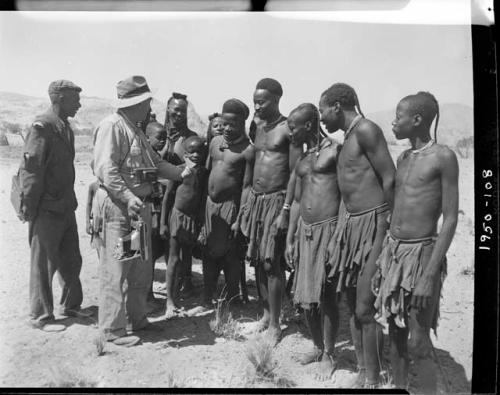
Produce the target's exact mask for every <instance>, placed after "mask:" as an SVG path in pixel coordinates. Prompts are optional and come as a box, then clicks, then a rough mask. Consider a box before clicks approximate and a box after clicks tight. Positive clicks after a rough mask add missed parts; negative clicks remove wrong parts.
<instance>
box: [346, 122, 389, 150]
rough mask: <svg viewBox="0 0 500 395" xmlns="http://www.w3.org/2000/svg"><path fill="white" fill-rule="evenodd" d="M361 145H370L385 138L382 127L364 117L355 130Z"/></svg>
mask: <svg viewBox="0 0 500 395" xmlns="http://www.w3.org/2000/svg"><path fill="white" fill-rule="evenodd" d="M353 133H355V134H356V137H357V139H358V141H359V143H360V144H361V145H366V146H370V145H373V144H376V143H377V142H378V141H379V140H381V139H384V140H385V138H384V134H383V132H382V129H380V127H379V126H378V125H377V124H376V123H375V122H373V121H370V120H369V119H366V118H364V119H362V120H361V121H360V122H359V123H358V125H357V127H356V128H355V129H354V130H353Z"/></svg>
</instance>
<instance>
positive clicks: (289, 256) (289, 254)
mask: <svg viewBox="0 0 500 395" xmlns="http://www.w3.org/2000/svg"><path fill="white" fill-rule="evenodd" d="M293 249H294V248H293V243H287V244H286V248H285V261H286V264H287V265H288V267H289V268H290V269H291V270H295V269H296V268H295V262H294V259H293Z"/></svg>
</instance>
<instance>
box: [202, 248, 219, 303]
mask: <svg viewBox="0 0 500 395" xmlns="http://www.w3.org/2000/svg"><path fill="white" fill-rule="evenodd" d="M218 277H219V268H218V266H217V262H215V259H213V258H211V257H205V258H204V259H203V285H204V289H203V303H205V304H207V305H211V304H212V300H213V297H214V293H215V289H216V286H217V279H218Z"/></svg>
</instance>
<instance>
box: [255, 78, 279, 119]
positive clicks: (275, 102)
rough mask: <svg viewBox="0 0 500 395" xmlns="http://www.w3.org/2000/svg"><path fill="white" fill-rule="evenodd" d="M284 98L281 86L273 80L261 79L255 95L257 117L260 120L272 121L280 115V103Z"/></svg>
mask: <svg viewBox="0 0 500 395" xmlns="http://www.w3.org/2000/svg"><path fill="white" fill-rule="evenodd" d="M281 96H283V88H282V87H281V84H280V83H279V82H278V81H276V80H275V79H272V78H263V79H261V80H260V81H259V82H258V83H257V85H256V87H255V92H254V94H253V104H254V109H255V115H256V116H257V117H259V118H260V119H263V120H266V121H268V120H269V121H270V120H272V119H273V118H274V117H275V116H276V114H279V101H280V98H281Z"/></svg>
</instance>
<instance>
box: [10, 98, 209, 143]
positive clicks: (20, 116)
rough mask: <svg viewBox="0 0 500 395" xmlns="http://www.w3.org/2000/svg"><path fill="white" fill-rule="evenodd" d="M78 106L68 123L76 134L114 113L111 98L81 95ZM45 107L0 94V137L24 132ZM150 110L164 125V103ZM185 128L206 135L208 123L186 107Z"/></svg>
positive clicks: (36, 101) (46, 103)
mask: <svg viewBox="0 0 500 395" xmlns="http://www.w3.org/2000/svg"><path fill="white" fill-rule="evenodd" d="M81 104H82V107H81V108H80V110H79V111H78V113H77V114H76V117H75V118H74V119H72V120H71V123H72V125H73V127H74V129H75V133H77V134H89V133H91V131H92V129H93V128H94V127H95V126H96V125H97V124H98V123H99V122H100V121H101V120H102V119H103V118H104V117H106V116H107V115H108V114H111V113H112V112H113V111H114V107H113V102H112V100H110V99H104V98H100V97H88V96H82V98H81ZM48 106H49V100H48V98H40V97H33V96H26V95H22V94H19V93H11V92H0V134H3V133H19V132H20V131H23V130H24V129H25V128H26V127H27V126H28V125H29V124H30V123H31V122H32V121H33V117H34V116H35V114H38V113H40V112H43V111H44V110H45V109H46V108H47V107H48ZM151 107H152V109H153V112H154V113H155V114H157V119H158V120H159V121H160V122H164V120H165V110H166V103H163V102H160V101H158V100H153V101H152V103H151ZM188 126H189V127H190V129H192V130H194V131H195V132H197V133H198V134H200V135H202V136H204V135H205V134H206V130H207V121H206V120H204V119H202V117H200V116H199V115H198V114H197V112H196V110H195V108H194V105H193V104H192V103H189V106H188Z"/></svg>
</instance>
